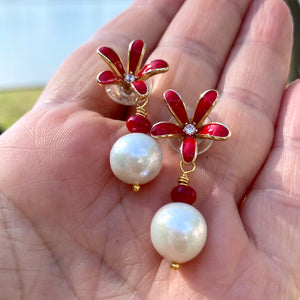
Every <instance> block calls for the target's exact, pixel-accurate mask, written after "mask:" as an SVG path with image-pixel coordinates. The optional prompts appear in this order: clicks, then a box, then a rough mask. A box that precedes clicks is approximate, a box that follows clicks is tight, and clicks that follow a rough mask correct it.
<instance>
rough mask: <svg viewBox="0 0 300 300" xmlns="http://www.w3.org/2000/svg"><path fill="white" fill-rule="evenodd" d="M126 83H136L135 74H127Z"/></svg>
mask: <svg viewBox="0 0 300 300" xmlns="http://www.w3.org/2000/svg"><path fill="white" fill-rule="evenodd" d="M124 81H126V82H127V83H131V82H134V81H135V76H134V75H133V74H125V76H124Z"/></svg>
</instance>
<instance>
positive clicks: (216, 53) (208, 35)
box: [149, 0, 251, 122]
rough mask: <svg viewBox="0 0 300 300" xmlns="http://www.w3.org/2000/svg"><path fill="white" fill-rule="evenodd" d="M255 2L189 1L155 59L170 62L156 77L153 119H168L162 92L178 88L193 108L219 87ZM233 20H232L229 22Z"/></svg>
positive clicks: (178, 15)
mask: <svg viewBox="0 0 300 300" xmlns="http://www.w3.org/2000/svg"><path fill="white" fill-rule="evenodd" d="M250 2H251V1H250V0H242V1H236V0H233V1H214V0H209V1H207V0H206V1H199V0H188V1H186V2H185V3H184V5H183V6H182V7H181V9H180V10H179V12H178V13H177V15H176V17H175V18H174V19H173V21H172V23H171V24H170V26H169V27H168V29H167V31H166V33H165V34H164V36H163V38H162V40H161V41H160V43H159V46H158V48H157V49H156V50H155V51H154V53H153V54H152V56H151V58H152V57H153V58H154V57H161V58H164V59H165V60H166V61H167V62H168V63H169V65H170V70H169V72H168V73H167V75H166V76H160V77H157V78H155V79H154V89H153V94H152V98H157V100H156V99H153V100H151V99H150V103H149V112H150V113H151V115H152V117H153V121H155V122H156V121H162V120H164V121H166V120H168V118H169V114H168V112H167V111H166V110H162V109H161V99H162V96H161V95H162V94H163V92H164V91H165V90H167V89H170V88H171V89H175V90H176V91H178V92H179V93H180V94H181V96H182V98H183V100H184V101H185V102H186V104H187V106H189V107H191V108H193V107H194V105H195V103H196V102H197V100H198V98H199V96H200V94H202V92H203V91H204V90H207V89H210V88H213V87H215V85H216V84H217V81H218V78H219V76H220V72H221V70H222V68H223V65H224V62H225V60H226V57H227V55H228V52H229V50H230V48H231V46H232V43H233V41H234V39H235V37H236V34H237V32H238V31H239V28H240V25H241V22H242V20H243V16H244V14H245V12H246V10H247V7H248V5H249V3H250ZM229 20H230V21H229Z"/></svg>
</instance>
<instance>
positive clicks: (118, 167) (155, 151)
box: [110, 133, 162, 184]
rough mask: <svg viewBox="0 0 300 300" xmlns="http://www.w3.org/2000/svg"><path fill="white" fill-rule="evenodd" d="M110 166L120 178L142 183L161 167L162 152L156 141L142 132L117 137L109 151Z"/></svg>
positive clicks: (131, 182) (153, 175)
mask: <svg viewBox="0 0 300 300" xmlns="http://www.w3.org/2000/svg"><path fill="white" fill-rule="evenodd" d="M110 166H111V169H112V171H113V173H114V174H115V176H116V177H118V178H119V179H120V180H122V181H124V182H125V183H128V184H144V183H147V182H149V181H151V180H152V179H154V178H155V177H156V176H157V175H158V173H159V172H160V170H161V167H162V152H161V149H160V147H159V145H158V144H157V143H156V141H155V140H154V139H153V138H152V137H150V136H149V135H147V134H144V133H129V134H127V135H124V136H122V137H121V138H119V139H118V140H117V141H116V142H115V144H114V145H113V147H112V149H111V152H110Z"/></svg>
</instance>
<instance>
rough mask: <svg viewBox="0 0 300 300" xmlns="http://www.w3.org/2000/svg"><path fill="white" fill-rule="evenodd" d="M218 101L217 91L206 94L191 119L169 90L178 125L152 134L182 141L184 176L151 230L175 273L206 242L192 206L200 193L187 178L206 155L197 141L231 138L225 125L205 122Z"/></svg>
mask: <svg viewBox="0 0 300 300" xmlns="http://www.w3.org/2000/svg"><path fill="white" fill-rule="evenodd" d="M218 98H219V94H218V92H217V91H216V90H208V91H206V92H204V93H203V94H202V95H201V96H200V98H199V100H198V102H197V104H196V108H195V111H194V114H193V116H192V118H189V116H188V113H187V109H186V106H185V104H184V102H183V101H182V99H181V96H180V95H179V94H178V93H177V92H176V91H174V90H168V91H166V92H165V93H164V100H165V103H166V104H167V107H168V109H169V110H170V112H171V114H172V115H173V117H174V118H175V120H176V122H177V124H174V123H170V122H159V123H157V124H155V125H154V126H153V127H152V128H151V130H150V134H151V135H152V136H153V137H154V138H173V139H181V146H180V155H181V161H180V169H181V171H182V176H180V177H179V178H178V185H177V186H176V187H174V188H173V189H172V191H171V199H172V200H173V203H169V204H166V205H165V206H163V207H161V208H160V209H159V210H158V211H157V212H156V214H155V215H154V217H153V219H152V222H151V230H150V232H151V240H152V244H153V246H154V248H155V249H156V250H157V252H158V253H159V254H160V255H161V256H163V257H164V258H166V259H168V260H170V262H171V267H172V268H173V269H178V268H179V264H180V263H184V262H188V261H190V260H192V259H193V258H195V257H196V256H197V255H198V254H199V253H200V251H201V250H202V248H203V247H204V244H205V241H206V236H207V227H206V222H205V220H204V218H203V216H202V214H201V213H200V212H199V211H198V210H197V209H196V208H194V207H193V206H192V204H193V203H194V202H195V201H196V198H197V193H196V191H195V190H194V189H193V188H192V187H191V186H189V177H188V174H190V173H191V172H193V171H195V169H196V164H195V161H196V158H197V155H198V153H203V151H198V141H197V140H199V139H209V140H226V139H228V138H229V137H230V135H231V133H230V130H229V128H228V127H227V126H226V125H224V124H222V123H217V122H213V123H210V122H208V123H207V122H206V119H207V117H208V114H209V112H210V111H211V110H212V108H213V107H214V106H215V105H216V103H217V101H218ZM207 149H208V148H207V147H206V148H204V150H207ZM202 150H203V149H202Z"/></svg>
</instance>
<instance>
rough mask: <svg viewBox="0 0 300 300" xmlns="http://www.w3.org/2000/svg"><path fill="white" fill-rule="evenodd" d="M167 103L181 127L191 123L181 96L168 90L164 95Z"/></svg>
mask: <svg viewBox="0 0 300 300" xmlns="http://www.w3.org/2000/svg"><path fill="white" fill-rule="evenodd" d="M164 99H165V102H166V103H167V105H168V108H169V110H170V112H171V113H172V115H173V116H174V118H175V119H176V120H177V122H178V123H179V125H180V126H182V127H183V126H184V124H186V123H188V122H189V117H188V114H187V111H186V107H185V104H184V103H183V101H182V99H181V97H180V95H179V94H178V93H177V92H176V91H174V90H168V91H166V92H165V93H164Z"/></svg>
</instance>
